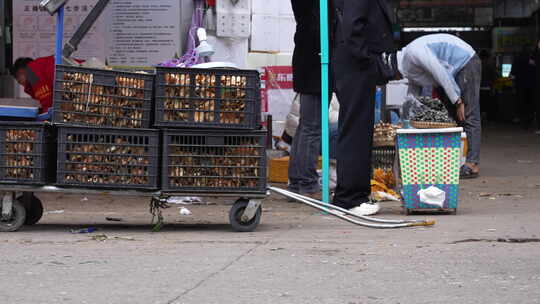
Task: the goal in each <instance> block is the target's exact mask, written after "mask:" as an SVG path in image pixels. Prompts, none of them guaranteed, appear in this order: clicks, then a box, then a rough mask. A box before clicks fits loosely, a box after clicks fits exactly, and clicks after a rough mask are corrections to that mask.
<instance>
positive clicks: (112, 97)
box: [53, 65, 154, 128]
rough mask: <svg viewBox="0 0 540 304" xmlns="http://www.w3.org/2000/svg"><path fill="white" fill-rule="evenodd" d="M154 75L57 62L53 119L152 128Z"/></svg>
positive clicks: (83, 123) (107, 125)
mask: <svg viewBox="0 0 540 304" xmlns="http://www.w3.org/2000/svg"><path fill="white" fill-rule="evenodd" d="M153 89H154V75H153V74H143V73H131V72H122V71H109V70H99V69H89V68H82V67H72V66H63V65H57V66H56V81H55V86H54V112H53V122H55V123H62V124H66V125H72V126H93V127H114V128H149V127H150V119H151V117H152V115H151V114H152V97H153V95H152V94H153Z"/></svg>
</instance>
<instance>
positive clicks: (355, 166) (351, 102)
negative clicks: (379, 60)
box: [333, 44, 377, 209]
mask: <svg viewBox="0 0 540 304" xmlns="http://www.w3.org/2000/svg"><path fill="white" fill-rule="evenodd" d="M333 71H334V73H333V76H334V86H335V91H336V94H337V97H338V100H339V104H340V109H339V137H338V143H337V187H336V193H335V196H334V204H335V205H337V206H339V207H342V208H346V209H350V208H354V207H357V206H359V205H360V204H362V203H365V202H367V201H368V199H369V195H370V194H371V152H372V144H373V124H374V120H375V117H374V116H375V87H376V84H375V78H376V75H377V70H376V65H375V61H373V60H371V61H367V62H358V61H357V60H356V59H354V58H353V56H352V55H351V54H350V51H349V50H348V48H347V47H346V46H345V45H344V44H339V45H338V46H337V47H336V49H335V50H334V60H333Z"/></svg>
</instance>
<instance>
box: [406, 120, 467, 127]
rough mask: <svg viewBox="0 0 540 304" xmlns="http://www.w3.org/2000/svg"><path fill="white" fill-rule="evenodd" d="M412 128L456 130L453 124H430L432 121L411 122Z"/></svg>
mask: <svg viewBox="0 0 540 304" xmlns="http://www.w3.org/2000/svg"><path fill="white" fill-rule="evenodd" d="M411 126H412V127H413V128H415V129H446V128H455V127H456V126H457V124H456V123H453V122H430V121H411Z"/></svg>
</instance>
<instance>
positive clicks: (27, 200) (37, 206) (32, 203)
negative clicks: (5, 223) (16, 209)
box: [22, 192, 43, 225]
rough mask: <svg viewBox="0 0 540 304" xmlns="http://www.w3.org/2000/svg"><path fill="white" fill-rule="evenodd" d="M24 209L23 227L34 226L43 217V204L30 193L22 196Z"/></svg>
mask: <svg viewBox="0 0 540 304" xmlns="http://www.w3.org/2000/svg"><path fill="white" fill-rule="evenodd" d="M22 202H23V205H24V209H26V220H25V221H24V224H25V225H34V224H36V223H37V222H39V220H40V219H41V217H42V216H43V204H42V203H41V200H40V199H39V198H37V197H36V196H35V195H34V193H32V192H25V193H24V194H23V196H22Z"/></svg>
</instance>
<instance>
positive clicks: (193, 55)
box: [158, 0, 204, 68]
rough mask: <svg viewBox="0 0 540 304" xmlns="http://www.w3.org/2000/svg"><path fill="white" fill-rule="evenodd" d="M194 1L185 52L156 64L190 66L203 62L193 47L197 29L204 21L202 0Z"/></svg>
mask: <svg viewBox="0 0 540 304" xmlns="http://www.w3.org/2000/svg"><path fill="white" fill-rule="evenodd" d="M193 1H194V2H195V10H194V12H193V16H192V17H191V27H190V28H189V31H188V37H187V41H186V46H187V48H186V53H185V54H184V55H183V56H182V57H180V58H179V59H171V60H167V61H164V62H162V63H160V64H158V66H162V67H185V68H188V67H191V66H193V65H196V64H199V63H202V62H203V59H202V58H200V57H199V56H198V55H197V52H196V50H195V48H196V47H197V44H198V41H197V29H198V28H200V27H202V26H203V21H204V0H193Z"/></svg>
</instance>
